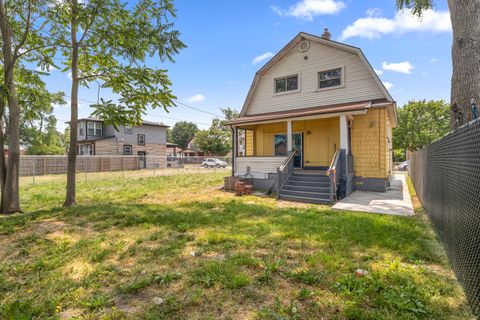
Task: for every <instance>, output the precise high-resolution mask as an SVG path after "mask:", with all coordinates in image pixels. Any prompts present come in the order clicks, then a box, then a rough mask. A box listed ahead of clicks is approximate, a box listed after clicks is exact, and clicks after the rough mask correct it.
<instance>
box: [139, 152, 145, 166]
mask: <svg viewBox="0 0 480 320" xmlns="http://www.w3.org/2000/svg"><path fill="white" fill-rule="evenodd" d="M146 155H147V153H146V152H145V151H138V166H139V167H140V169H145V168H146V167H147V157H146Z"/></svg>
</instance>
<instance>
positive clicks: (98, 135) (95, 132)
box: [85, 121, 103, 137]
mask: <svg viewBox="0 0 480 320" xmlns="http://www.w3.org/2000/svg"><path fill="white" fill-rule="evenodd" d="M89 124H92V126H93V134H90V133H88V130H89V128H88V125H89ZM99 126H100V128H99ZM85 127H86V130H85V132H86V136H94V137H103V123H102V122H96V121H87V125H86V126H85ZM98 129H100V134H97V130H98Z"/></svg>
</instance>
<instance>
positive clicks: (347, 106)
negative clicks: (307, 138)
mask: <svg viewBox="0 0 480 320" xmlns="http://www.w3.org/2000/svg"><path fill="white" fill-rule="evenodd" d="M372 102H373V101H370V100H369V101H361V102H353V103H343V104H336V105H329V106H321V107H313V108H304V109H294V110H287V111H279V112H270V113H262V114H255V115H245V116H243V117H240V118H238V119H235V120H232V121H229V122H227V124H228V125H233V126H235V125H240V124H248V123H251V122H258V121H270V120H282V119H289V118H301V117H307V116H315V115H326V114H336V113H345V112H351V111H362V110H367V109H369V108H370V107H371V105H372Z"/></svg>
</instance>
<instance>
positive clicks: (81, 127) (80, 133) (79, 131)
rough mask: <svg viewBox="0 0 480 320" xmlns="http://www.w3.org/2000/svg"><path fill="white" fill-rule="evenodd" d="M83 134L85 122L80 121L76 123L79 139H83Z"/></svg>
mask: <svg viewBox="0 0 480 320" xmlns="http://www.w3.org/2000/svg"><path fill="white" fill-rule="evenodd" d="M85 133H86V131H85V121H80V122H79V123H78V135H79V136H80V137H84V136H85Z"/></svg>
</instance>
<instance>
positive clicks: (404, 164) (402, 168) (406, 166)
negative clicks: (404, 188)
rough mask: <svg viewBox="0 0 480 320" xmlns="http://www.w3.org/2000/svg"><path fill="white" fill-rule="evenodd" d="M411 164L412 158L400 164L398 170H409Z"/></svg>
mask: <svg viewBox="0 0 480 320" xmlns="http://www.w3.org/2000/svg"><path fill="white" fill-rule="evenodd" d="M409 166H410V160H407V161H403V162H402V163H400V164H399V165H398V170H402V171H405V170H408V167H409Z"/></svg>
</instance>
